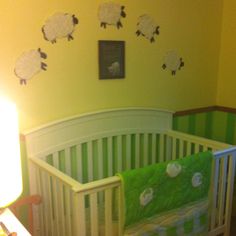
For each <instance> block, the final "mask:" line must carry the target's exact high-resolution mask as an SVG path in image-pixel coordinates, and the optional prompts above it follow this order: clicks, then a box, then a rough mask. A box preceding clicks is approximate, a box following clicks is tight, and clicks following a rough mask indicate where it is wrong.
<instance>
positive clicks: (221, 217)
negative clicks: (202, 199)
mask: <svg viewBox="0 0 236 236" xmlns="http://www.w3.org/2000/svg"><path fill="white" fill-rule="evenodd" d="M220 163H221V165H220V178H219V179H220V183H219V191H218V194H219V199H218V206H219V207H218V208H219V210H218V223H219V225H222V224H223V220H224V208H225V191H226V173H227V163H228V158H227V157H224V158H221V161H220Z"/></svg>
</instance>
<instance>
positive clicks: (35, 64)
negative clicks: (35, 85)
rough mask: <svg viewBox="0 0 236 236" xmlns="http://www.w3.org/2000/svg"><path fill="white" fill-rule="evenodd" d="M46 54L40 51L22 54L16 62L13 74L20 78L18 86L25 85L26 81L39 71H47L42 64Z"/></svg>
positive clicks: (45, 65)
mask: <svg viewBox="0 0 236 236" xmlns="http://www.w3.org/2000/svg"><path fill="white" fill-rule="evenodd" d="M46 58H47V54H46V53H44V52H42V51H41V49H40V48H39V49H37V50H35V49H34V50H30V51H27V52H24V53H23V54H22V55H21V56H20V57H19V58H18V59H17V61H16V65H15V74H16V76H17V77H18V78H20V84H26V81H27V80H29V79H31V78H32V77H33V76H34V75H36V74H37V73H39V72H40V71H41V70H47V64H46V63H44V62H42V59H46Z"/></svg>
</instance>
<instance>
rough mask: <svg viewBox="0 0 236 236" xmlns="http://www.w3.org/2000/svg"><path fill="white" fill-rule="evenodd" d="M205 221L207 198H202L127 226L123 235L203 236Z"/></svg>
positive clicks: (206, 225) (205, 233)
mask: <svg viewBox="0 0 236 236" xmlns="http://www.w3.org/2000/svg"><path fill="white" fill-rule="evenodd" d="M207 223H208V200H203V201H201V202H198V203H195V204H191V205H188V206H185V207H183V208H181V209H177V210H175V211H170V212H167V213H164V214H160V215H156V216H154V217H152V218H148V219H146V220H144V221H142V222H140V223H138V224H135V225H132V226H129V227H128V228H127V229H126V230H125V233H124V236H153V235H156V236H205V235H207V232H208V224H207Z"/></svg>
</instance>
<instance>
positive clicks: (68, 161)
mask: <svg viewBox="0 0 236 236" xmlns="http://www.w3.org/2000/svg"><path fill="white" fill-rule="evenodd" d="M65 163H66V174H67V175H69V176H71V157H70V149H69V148H66V149H65Z"/></svg>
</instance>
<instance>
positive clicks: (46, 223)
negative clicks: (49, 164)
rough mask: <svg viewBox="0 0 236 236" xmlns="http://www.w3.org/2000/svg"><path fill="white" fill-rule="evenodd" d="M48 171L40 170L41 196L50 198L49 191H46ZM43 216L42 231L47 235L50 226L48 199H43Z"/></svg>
mask: <svg viewBox="0 0 236 236" xmlns="http://www.w3.org/2000/svg"><path fill="white" fill-rule="evenodd" d="M47 177H48V173H46V172H42V184H43V186H42V188H43V198H44V199H49V198H50V195H49V193H48V185H49V183H48V178H47ZM43 204H44V210H43V211H44V214H43V215H44V216H43V218H44V229H45V231H44V233H45V236H47V235H49V231H50V230H49V229H50V226H49V222H50V220H49V217H50V207H49V202H48V201H45V202H44V203H43Z"/></svg>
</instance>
